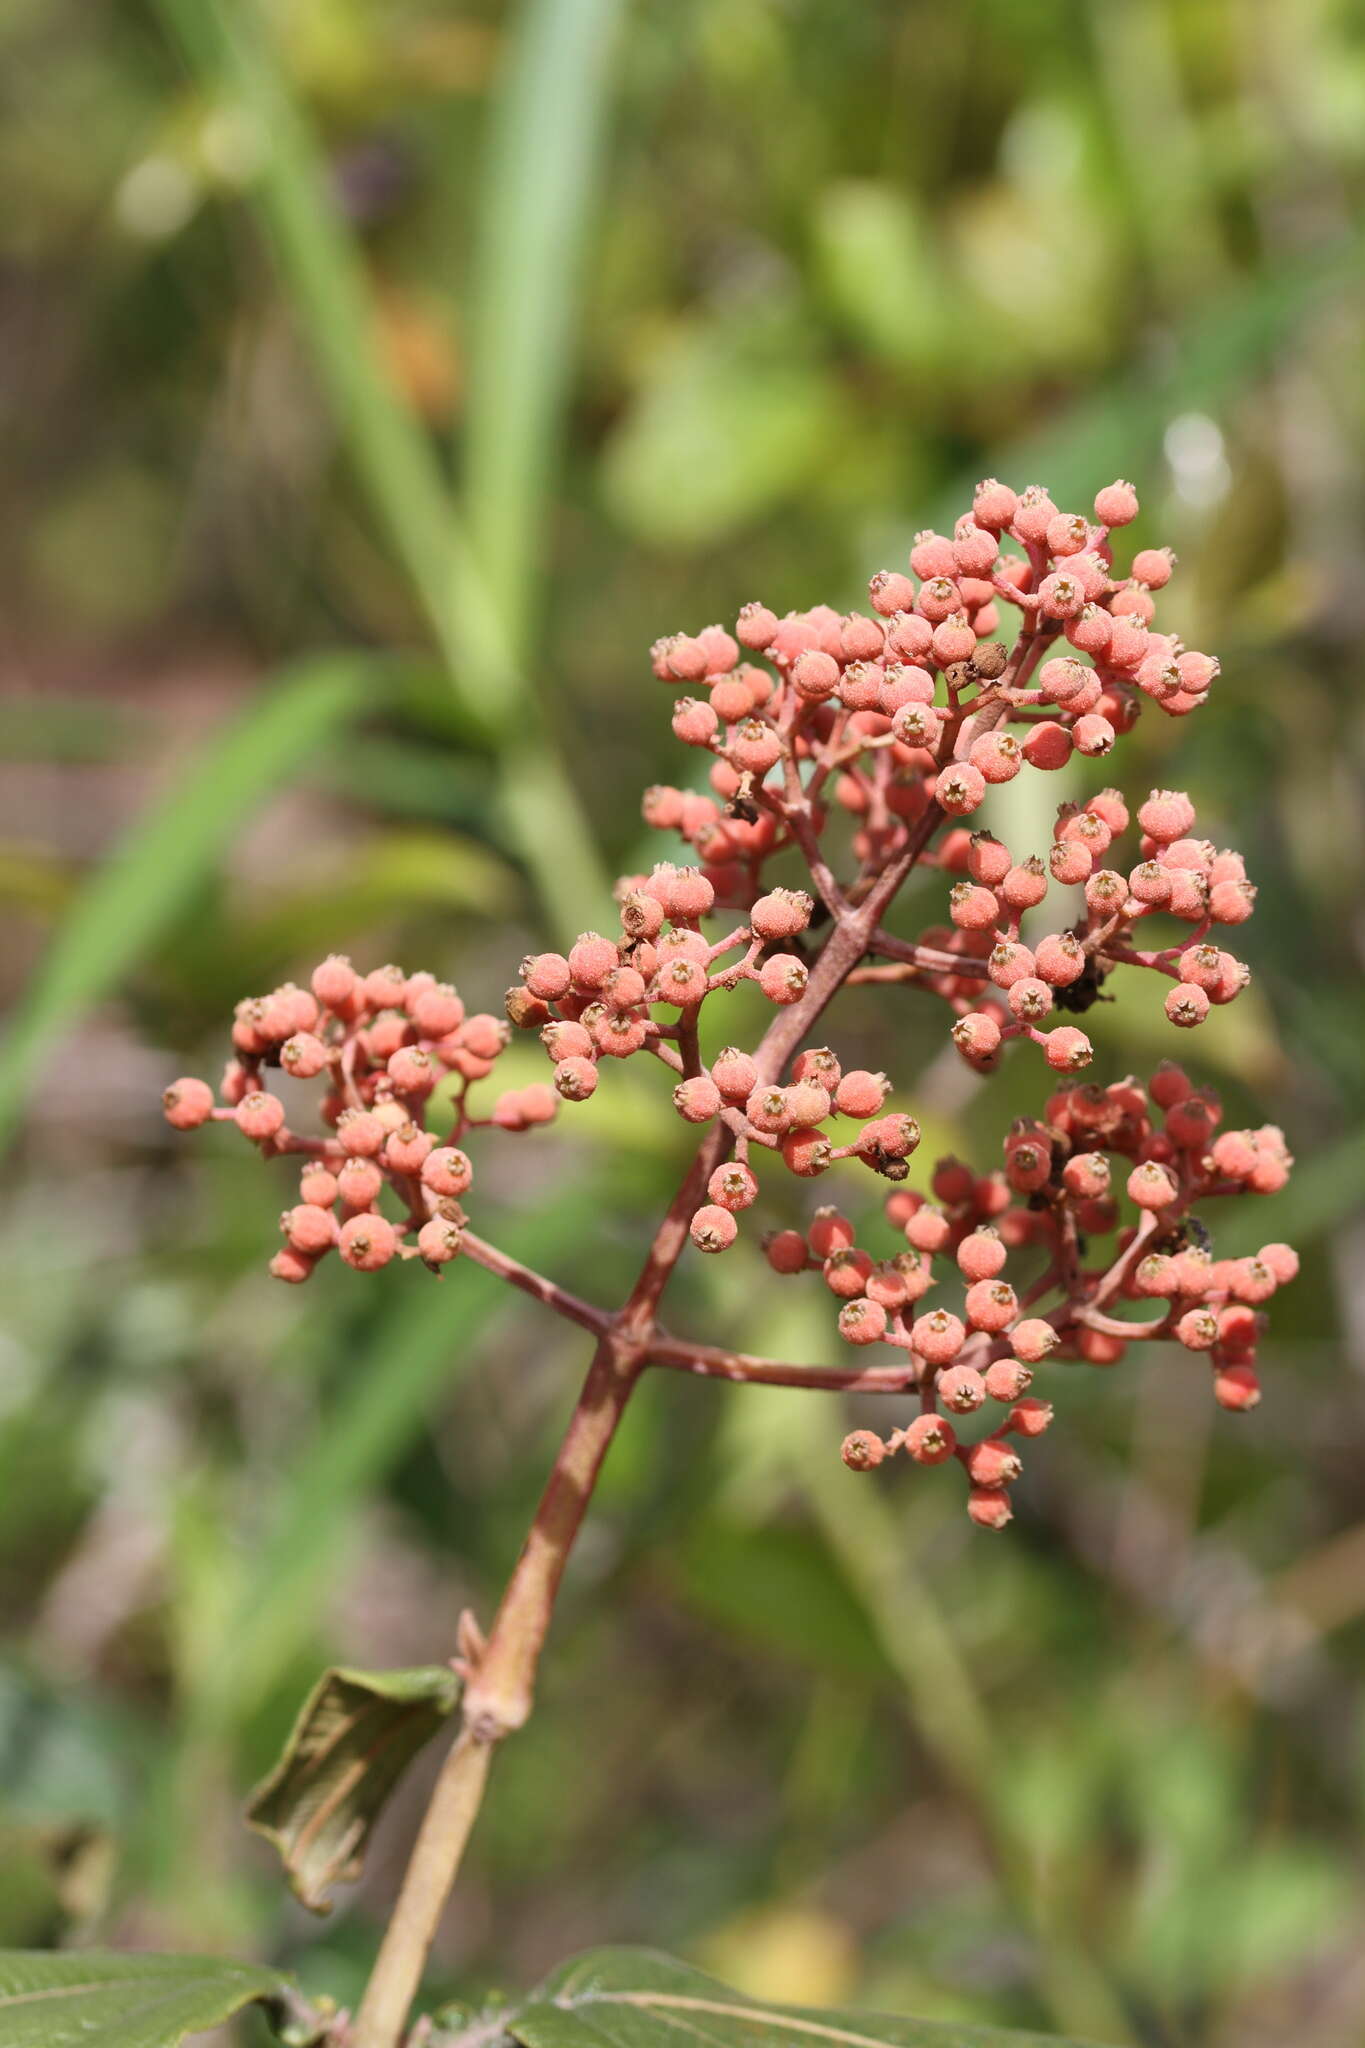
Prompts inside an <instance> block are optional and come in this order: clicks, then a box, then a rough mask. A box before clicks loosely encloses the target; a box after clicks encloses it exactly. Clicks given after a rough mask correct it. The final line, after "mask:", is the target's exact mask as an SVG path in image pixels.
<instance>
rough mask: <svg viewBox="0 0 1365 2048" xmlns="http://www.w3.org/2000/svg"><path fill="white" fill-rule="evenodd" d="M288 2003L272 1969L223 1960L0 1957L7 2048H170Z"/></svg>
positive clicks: (288, 1990)
mask: <svg viewBox="0 0 1365 2048" xmlns="http://www.w3.org/2000/svg"><path fill="white" fill-rule="evenodd" d="M291 1995H292V1986H291V1984H290V1981H289V1979H288V1978H287V1977H282V1976H281V1975H280V1973H279V1971H278V1970H267V1969H264V1968H262V1967H260V1966H258V1965H257V1964H255V1963H233V1962H228V1961H226V1960H225V1959H224V1958H223V1957H221V1956H157V1955H106V1954H103V1953H101V1952H99V1951H98V1950H91V1949H72V1950H64V1951H55V1952H47V1951H38V1952H36V1953H29V1952H26V1951H24V1950H22V1949H0V2041H3V2042H4V2044H5V2048H95V2044H96V2043H98V2048H175V2044H176V2042H178V2041H183V2040H184V2038H185V2036H186V2035H187V2034H199V2033H203V2032H204V2031H205V2030H206V2029H207V2028H209V2027H217V2026H221V2025H222V2023H223V2021H224V2020H229V2019H231V2018H232V2016H233V2014H234V2013H238V2012H241V2011H242V2009H243V2007H244V2006H248V2005H254V2004H256V2003H257V2002H258V2001H259V2002H261V2003H263V2004H266V2005H273V2006H274V2007H275V2008H276V2010H277V2011H279V2010H280V2009H281V2008H283V2007H286V2006H288V2005H289V2003H290V2002H291Z"/></svg>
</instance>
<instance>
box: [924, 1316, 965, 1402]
mask: <svg viewBox="0 0 1365 2048" xmlns="http://www.w3.org/2000/svg"><path fill="white" fill-rule="evenodd" d="M966 1335H967V1332H966V1330H965V1328H964V1327H963V1325H962V1323H961V1322H960V1321H959V1320H958V1318H957V1317H956V1316H955V1315H950V1314H949V1312H948V1310H947V1309H944V1308H936V1309H933V1310H932V1311H931V1312H930V1313H929V1314H928V1315H927V1316H919V1317H917V1318H916V1321H915V1325H914V1328H913V1329H912V1330H911V1332H910V1342H911V1345H912V1347H913V1348H914V1350H915V1351H917V1352H918V1354H919V1356H920V1357H921V1358H922V1359H924V1360H925V1361H926V1363H927V1364H929V1365H948V1364H949V1363H950V1362H951V1361H952V1360H953V1359H954V1358H956V1357H957V1354H958V1352H959V1351H960V1350H961V1349H962V1345H963V1340H964V1339H965V1337H966ZM964 1369H965V1368H964ZM976 1377H977V1378H978V1379H980V1377H981V1376H980V1374H979V1373H978V1374H977V1375H976ZM948 1405H949V1406H950V1407H952V1406H954V1403H952V1402H951V1401H950V1402H949V1404H948ZM972 1405H973V1406H979V1405H980V1403H979V1402H974V1403H973V1404H972Z"/></svg>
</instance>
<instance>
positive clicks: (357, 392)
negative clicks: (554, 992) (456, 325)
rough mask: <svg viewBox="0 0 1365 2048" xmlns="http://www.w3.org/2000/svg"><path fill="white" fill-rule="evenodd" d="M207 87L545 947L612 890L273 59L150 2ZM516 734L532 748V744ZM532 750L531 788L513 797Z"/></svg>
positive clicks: (252, 43)
mask: <svg viewBox="0 0 1365 2048" xmlns="http://www.w3.org/2000/svg"><path fill="white" fill-rule="evenodd" d="M159 5H160V9H161V13H162V16H163V18H164V19H165V21H166V23H167V26H168V29H169V30H170V32H171V34H172V36H173V37H174V39H175V40H176V41H177V42H178V44H179V45H180V47H181V48H182V49H183V51H184V52H185V55H186V57H187V59H188V61H189V63H190V65H191V67H192V69H193V70H194V72H195V74H196V75H197V76H198V78H199V79H200V82H201V83H202V84H203V85H204V87H205V88H206V89H207V90H208V91H210V92H213V93H216V94H221V93H224V92H226V93H228V94H229V95H231V97H232V98H233V99H234V100H236V101H237V102H238V103H239V104H240V107H241V109H242V110H243V111H244V112H245V113H246V114H247V115H248V117H249V118H250V120H251V122H252V126H253V129H254V131H255V133H256V135H257V136H258V137H259V139H260V142H261V145H262V150H263V156H262V162H261V166H260V169H259V172H258V174H257V181H256V186H255V194H256V198H257V200H258V203H259V206H260V209H261V212H262V214H263V216H264V219H265V222H266V226H267V229H268V231H269V233H270V237H271V240H272V242H273V245H274V248H275V253H276V257H277V260H278V262H279V266H280V270H281V272H282V274H283V277H284V280H285V284H286V286H287V289H288V291H289V294H290V298H291V301H292V304H293V308H294V312H295V315H296V317H297V319H298V321H299V325H300V327H301V329H302V331H303V333H304V336H305V338H306V340H307V342H308V344H309V346H310V347H311V349H312V350H313V353H314V355H315V357H316V360H317V363H318V366H319V369H320V371H321V373H322V377H323V381H324V383H325V385H326V388H327V393H328V397H329V399H330V401H331V406H332V412H333V416H334V419H335V421H336V426H337V431H338V433H339V434H340V435H342V436H343V437H344V439H345V440H346V442H347V444H348V446H349V449H350V453H351V457H352V460H353V462H354V464H355V467H356V470H357V472H358V473H359V476H360V479H361V482H362V484H363V486H364V488H365V490H366V492H367V494H368V496H369V498H370V501H371V504H372V506H373V508H374V510H375V512H376V514H377V516H378V518H379V520H380V522H381V523H382V525H383V527H384V528H385V530H386V531H387V533H388V535H389V538H390V540H391V542H392V545H393V547H394V549H395V551H396V553H397V555H398V558H399V560H400V562H401V564H402V566H403V568H404V570H405V572H406V574H407V576H408V578H409V581H410V582H411V584H412V586H413V590H414V592H415V595H416V597H417V600H418V602H419V603H420V605H421V607H422V609H423V611H424V612H425V614H426V616H427V618H428V620H429V622H430V625H431V628H432V631H433V633H434V635H435V638H436V641H437V644H438V646H439V647H440V650H441V654H442V656H443V659H444V661H445V664H446V667H447V669H448V671H449V674H450V680H451V684H452V686H453V688H454V690H455V692H456V695H457V697H458V699H459V701H460V703H461V705H462V707H463V709H464V711H465V712H466V714H467V715H468V717H469V718H470V720H471V722H472V723H473V724H474V725H475V727H476V728H477V729H478V730H479V731H480V732H481V733H483V734H484V735H485V736H486V737H487V738H488V739H489V740H490V741H491V742H492V744H493V745H494V747H495V748H496V750H497V752H498V754H499V760H500V773H499V776H498V782H499V795H500V799H501V802H502V807H503V810H504V814H505V815H506V816H507V818H508V822H509V828H510V829H511V830H514V831H516V832H517V834H518V851H519V853H520V855H521V857H522V859H524V861H525V863H526V866H527V869H528V871H529V872H530V874H531V875H532V876H533V878H534V880H535V883H536V887H537V891H538V893H539V896H540V899H541V902H542V904H543V905H544V908H545V910H546V912H547V914H548V917H549V920H550V923H551V925H552V927H553V928H554V931H555V934H556V936H559V937H561V938H562V937H565V936H567V935H569V934H571V933H573V932H575V931H577V930H579V929H580V928H581V927H582V925H583V924H584V923H587V922H590V921H591V917H592V915H593V914H594V909H595V906H601V907H605V904H606V902H607V900H608V896H609V890H608V886H607V881H606V878H605V876H604V875H603V873H602V870H601V863H600V861H599V859H598V856H597V852H596V847H595V844H594V840H593V836H592V833H591V831H590V829H589V827H588V824H587V820H586V817H585V815H584V812H583V810H582V807H581V806H580V804H579V802H578V799H577V796H576V794H575V792H574V790H573V788H572V786H571V785H570V783H569V780H568V777H567V775H566V774H565V771H564V769H563V766H562V764H561V763H560V762H559V760H558V759H557V758H556V756H555V755H554V753H553V752H552V750H551V747H550V744H549V741H548V738H547V735H546V732H545V729H544V724H543V721H542V720H538V719H536V717H535V707H534V694H535V693H534V691H533V690H532V688H531V686H530V684H529V683H528V680H527V676H526V673H525V670H524V669H523V668H522V667H521V666H520V665H519V663H518V661H517V659H516V656H515V653H514V650H513V645H512V641H511V639H510V638H509V634H508V630H507V624H506V621H505V619H504V618H503V617H502V615H501V613H500V611H499V608H498V606H497V605H496V604H495V602H494V600H493V596H492V593H491V591H490V589H489V586H488V583H487V580H486V578H485V576H484V574H483V572H482V570H481V568H480V567H479V565H478V563H477V562H476V560H475V557H474V553H473V550H472V548H471V546H470V543H469V540H468V537H467V535H466V534H465V532H464V529H463V526H462V524H461V522H460V521H459V519H458V518H457V516H456V512H455V508H454V505H453V503H452V500H451V495H450V492H449V490H448V488H447V486H446V483H445V480H444V478H443V476H442V474H441V470H440V467H439V465H438V463H437V460H436V456H435V453H434V451H433V449H432V447H431V445H430V443H429V442H428V441H427V439H426V437H425V435H424V434H423V432H422V429H421V427H420V426H419V425H418V423H417V421H416V420H415V419H414V418H413V416H412V415H411V413H410V412H409V411H408V410H407V408H406V407H405V406H404V404H403V402H402V400H401V399H400V398H399V396H398V394H397V392H396V391H395V390H394V388H393V385H392V383H391V381H390V378H389V375H388V372H387V369H386V367H385V364H384V361H383V358H382V355H381V353H380V348H379V344H378V341H377V339H376V326H375V320H374V309H373V305H372V301H371V296H370V292H369V287H368V283H367V280H366V277H365V274H364V270H363V267H362V264H361V261H360V258H359V254H358V252H357V249H356V245H355V242H354V240H353V238H352V236H351V235H350V233H349V231H348V229H347V227H346V224H345V222H344V220H343V219H342V217H341V215H340V214H339V212H338V210H337V207H336V204H335V200H334V197H333V194H332V190H331V182H330V179H329V176H328V166H327V161H326V157H325V155H324V153H323V151H322V149H321V147H320V145H319V143H318V140H317V138H316V136H315V135H314V134H313V131H312V129H311V127H310V125H309V123H308V121H307V119H306V117H305V114H304V110H303V109H302V107H301V106H300V105H299V102H298V100H297V98H296V97H295V96H294V94H293V93H292V92H291V91H290V88H289V84H288V81H287V79H286V78H285V77H284V75H283V74H282V72H281V70H280V68H279V65H278V63H277V61H276V58H275V54H274V50H273V47H272V45H271V42H270V39H269V36H268V34H267V33H266V31H265V28H264V26H263V24H262V22H261V18H260V15H259V13H258V11H257V8H256V4H255V0H233V4H231V5H229V4H228V0H159ZM528 726H529V727H531V728H532V729H533V733H534V747H533V749H532V748H528V745H527V739H528ZM531 753H533V754H534V780H535V785H536V786H535V789H534V791H533V792H532V796H533V801H528V800H527V797H526V792H525V789H524V783H525V780H526V768H525V759H526V758H527V757H528V755H530V754H531Z"/></svg>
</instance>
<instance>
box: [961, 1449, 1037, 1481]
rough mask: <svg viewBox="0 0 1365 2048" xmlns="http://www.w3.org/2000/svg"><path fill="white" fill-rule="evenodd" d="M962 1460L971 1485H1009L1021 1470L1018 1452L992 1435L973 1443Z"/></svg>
mask: <svg viewBox="0 0 1365 2048" xmlns="http://www.w3.org/2000/svg"><path fill="white" fill-rule="evenodd" d="M962 1462H963V1464H964V1465H965V1466H966V1468H967V1477H968V1478H969V1479H970V1480H971V1482H972V1485H973V1486H983V1487H998V1486H1010V1485H1012V1484H1013V1482H1014V1481H1015V1480H1016V1479H1017V1478H1018V1477H1019V1474H1020V1473H1021V1472H1022V1470H1023V1465H1022V1463H1021V1461H1020V1457H1019V1453H1018V1452H1017V1451H1015V1450H1012V1449H1011V1448H1010V1446H1009V1445H1008V1444H1004V1443H1001V1442H1000V1441H999V1440H998V1439H996V1438H992V1437H987V1438H986V1439H985V1441H984V1442H983V1443H979V1444H973V1445H972V1446H971V1448H970V1449H969V1450H968V1451H967V1452H966V1454H965V1456H964V1457H963V1461H962Z"/></svg>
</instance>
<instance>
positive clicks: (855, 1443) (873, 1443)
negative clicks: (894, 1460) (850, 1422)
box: [839, 1429, 886, 1472]
mask: <svg viewBox="0 0 1365 2048" xmlns="http://www.w3.org/2000/svg"><path fill="white" fill-rule="evenodd" d="M839 1456H840V1457H841V1458H842V1459H843V1461H844V1463H845V1464H846V1465H847V1466H848V1469H849V1471H850V1472H875V1471H876V1469H877V1467H878V1465H880V1464H881V1462H882V1459H883V1458H884V1457H885V1456H886V1445H885V1444H884V1443H883V1442H882V1439H881V1438H880V1437H879V1436H878V1435H876V1433H875V1432H874V1431H873V1430H870V1429H855V1430H853V1431H852V1432H851V1433H850V1434H849V1435H848V1436H846V1437H845V1438H844V1440H843V1442H842V1443H841V1444H840V1446H839Z"/></svg>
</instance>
